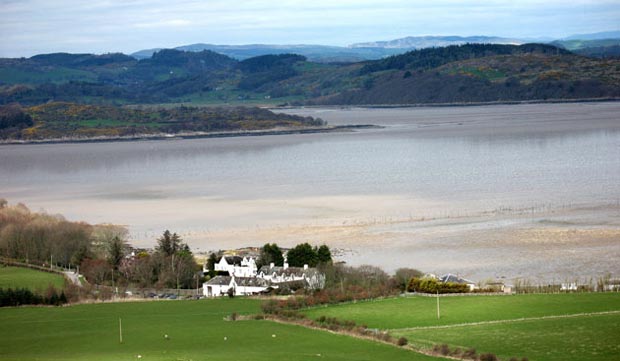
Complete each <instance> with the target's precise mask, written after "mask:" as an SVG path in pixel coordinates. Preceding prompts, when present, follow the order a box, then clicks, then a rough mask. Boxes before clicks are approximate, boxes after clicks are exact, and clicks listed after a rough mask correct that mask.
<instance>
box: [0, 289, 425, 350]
mask: <svg viewBox="0 0 620 361" xmlns="http://www.w3.org/2000/svg"><path fill="white" fill-rule="evenodd" d="M259 305H260V301H258V300H251V299H241V298H235V299H220V300H199V301H150V302H133V303H129V302H128V303H106V304H90V305H75V306H70V307H23V308H10V309H0V322H1V324H2V327H0V359H2V360H94V361H96V360H121V361H122V360H138V355H141V356H142V357H141V358H140V360H143V361H148V360H194V361H196V360H257V361H260V360H269V361H277V360H393V361H396V360H431V359H432V358H430V357H426V356H423V355H420V354H416V353H414V352H412V351H408V350H403V349H399V348H396V347H392V346H389V345H384V344H379V343H376V342H372V341H366V340H359V339H355V338H351V337H348V336H342V335H334V334H330V333H328V332H324V331H317V330H310V329H306V328H304V327H301V326H294V325H284V324H279V323H274V322H271V321H235V322H232V321H225V320H224V318H225V317H226V316H228V315H230V314H231V313H232V312H237V313H239V314H251V313H258V312H259V311H260V310H259V309H260V307H259ZM119 317H120V318H122V325H123V343H122V344H121V343H119V321H118V319H119ZM165 334H168V335H169V339H168V340H166V339H165V338H164V335H165ZM272 335H275V336H276V337H272ZM224 337H227V340H224Z"/></svg>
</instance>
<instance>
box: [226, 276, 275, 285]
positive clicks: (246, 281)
mask: <svg viewBox="0 0 620 361" xmlns="http://www.w3.org/2000/svg"><path fill="white" fill-rule="evenodd" d="M235 283H236V284H237V287H269V286H270V285H271V283H270V282H268V281H267V280H264V279H262V278H257V277H235Z"/></svg>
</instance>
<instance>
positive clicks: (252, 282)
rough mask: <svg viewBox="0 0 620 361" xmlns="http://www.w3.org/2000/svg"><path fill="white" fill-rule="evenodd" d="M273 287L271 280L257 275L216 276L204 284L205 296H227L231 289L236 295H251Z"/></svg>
mask: <svg viewBox="0 0 620 361" xmlns="http://www.w3.org/2000/svg"><path fill="white" fill-rule="evenodd" d="M269 288H274V287H272V286H271V285H270V284H269V282H267V281H265V280H263V279H260V278H256V277H235V276H216V277H213V278H212V279H210V280H209V281H207V282H205V283H203V284H202V294H203V295H204V296H205V297H221V296H227V295H228V292H229V290H230V289H232V290H233V292H234V295H235V296H250V295H257V294H260V293H263V292H266V291H268V290H269Z"/></svg>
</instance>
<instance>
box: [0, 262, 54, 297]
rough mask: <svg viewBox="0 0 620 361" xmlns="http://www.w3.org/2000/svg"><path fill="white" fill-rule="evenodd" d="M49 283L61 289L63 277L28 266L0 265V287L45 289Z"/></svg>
mask: <svg viewBox="0 0 620 361" xmlns="http://www.w3.org/2000/svg"><path fill="white" fill-rule="evenodd" d="M50 284H51V285H53V286H54V287H56V288H57V289H62V288H64V285H65V278H64V277H63V276H61V275H59V274H55V273H48V272H43V271H36V270H33V269H30V268H22V267H2V266H0V288H28V289H30V290H32V291H45V289H47V288H48V287H49V285H50Z"/></svg>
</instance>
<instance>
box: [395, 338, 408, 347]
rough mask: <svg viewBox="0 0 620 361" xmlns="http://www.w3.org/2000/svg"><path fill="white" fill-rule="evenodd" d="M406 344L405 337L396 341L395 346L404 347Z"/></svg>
mask: <svg viewBox="0 0 620 361" xmlns="http://www.w3.org/2000/svg"><path fill="white" fill-rule="evenodd" d="M407 343H408V341H407V339H406V338H405V337H401V338H399V339H398V342H397V345H398V346H405V345H406V344H407Z"/></svg>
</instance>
